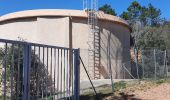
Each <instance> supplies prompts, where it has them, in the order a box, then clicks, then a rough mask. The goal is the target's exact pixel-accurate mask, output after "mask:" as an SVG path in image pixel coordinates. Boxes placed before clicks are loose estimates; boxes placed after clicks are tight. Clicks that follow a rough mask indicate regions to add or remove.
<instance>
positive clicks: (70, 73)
mask: <svg viewBox="0 0 170 100" xmlns="http://www.w3.org/2000/svg"><path fill="white" fill-rule="evenodd" d="M72 42H73V38H72V18H71V16H70V17H69V62H72V58H73V57H72V55H73V54H72ZM72 67H73V65H72V63H70V70H69V87H71V82H72V80H71V75H72Z"/></svg>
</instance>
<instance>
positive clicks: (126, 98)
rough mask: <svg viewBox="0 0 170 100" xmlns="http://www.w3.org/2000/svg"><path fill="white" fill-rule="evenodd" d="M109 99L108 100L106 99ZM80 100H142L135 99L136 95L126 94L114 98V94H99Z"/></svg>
mask: <svg viewBox="0 0 170 100" xmlns="http://www.w3.org/2000/svg"><path fill="white" fill-rule="evenodd" d="M105 97H108V98H105ZM80 100H142V99H138V98H135V95H129V94H125V93H119V96H113V94H111V93H110V94H98V95H97V96H94V95H93V96H89V95H88V96H80Z"/></svg>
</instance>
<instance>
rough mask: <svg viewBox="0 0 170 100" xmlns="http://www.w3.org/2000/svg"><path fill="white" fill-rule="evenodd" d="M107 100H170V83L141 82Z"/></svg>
mask: <svg viewBox="0 0 170 100" xmlns="http://www.w3.org/2000/svg"><path fill="white" fill-rule="evenodd" d="M105 100H170V83H161V84H156V83H155V84H153V83H150V82H140V83H139V84H138V85H134V86H130V87H127V88H125V89H121V90H119V91H118V92H116V93H115V94H114V96H108V97H106V98H105Z"/></svg>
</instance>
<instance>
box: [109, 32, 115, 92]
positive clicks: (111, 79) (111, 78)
mask: <svg viewBox="0 0 170 100" xmlns="http://www.w3.org/2000/svg"><path fill="white" fill-rule="evenodd" d="M110 39H111V34H110V35H109V37H108V40H109V44H108V45H109V47H108V49H109V50H108V52H109V68H110V81H111V86H112V92H114V87H113V77H112V66H111V54H110V52H111V51H110V49H111V47H110V42H111V41H110Z"/></svg>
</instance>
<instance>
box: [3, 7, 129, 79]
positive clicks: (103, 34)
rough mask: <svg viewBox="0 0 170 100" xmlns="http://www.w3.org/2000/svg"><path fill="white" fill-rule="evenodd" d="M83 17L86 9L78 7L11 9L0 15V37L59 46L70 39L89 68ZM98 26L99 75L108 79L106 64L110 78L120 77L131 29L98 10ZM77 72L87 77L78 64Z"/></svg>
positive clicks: (85, 18)
mask: <svg viewBox="0 0 170 100" xmlns="http://www.w3.org/2000/svg"><path fill="white" fill-rule="evenodd" d="M87 18H88V16H87V12H86V11H81V10H56V9H46V10H45V9H44V10H28V11H21V12H15V13H11V14H7V15H4V16H1V17H0V38H1V39H10V40H18V39H19V38H22V39H24V40H25V41H28V42H34V43H41V44H47V45H55V46H62V47H69V45H70V43H71V42H72V44H71V45H72V47H73V48H80V55H81V57H82V59H83V61H84V63H85V65H86V67H87V69H88V71H89V68H88V48H89V46H88V44H87V42H88V38H89V26H88V23H87ZM70 22H71V24H70ZM98 27H99V30H100V45H101V47H100V48H101V52H100V54H101V66H102V67H101V69H100V70H101V71H100V74H101V76H102V77H101V78H105V79H106V78H110V65H111V69H112V70H111V72H112V75H113V78H122V75H123V73H122V71H121V67H122V64H123V63H125V62H128V61H130V51H129V50H130V32H131V30H130V28H129V26H128V23H127V22H126V21H124V20H122V19H121V18H119V17H116V16H112V15H108V14H104V13H103V12H99V13H98ZM70 31H71V32H70ZM70 33H72V34H71V36H70ZM69 36H70V37H71V41H70V38H69ZM110 62H111V63H110ZM80 73H81V74H80V77H81V80H84V79H87V75H86V73H85V71H84V69H83V67H82V65H81V68H80Z"/></svg>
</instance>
